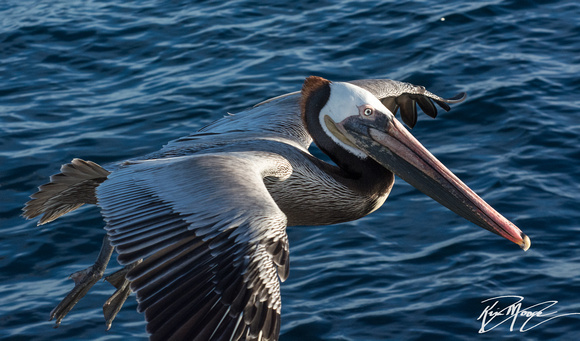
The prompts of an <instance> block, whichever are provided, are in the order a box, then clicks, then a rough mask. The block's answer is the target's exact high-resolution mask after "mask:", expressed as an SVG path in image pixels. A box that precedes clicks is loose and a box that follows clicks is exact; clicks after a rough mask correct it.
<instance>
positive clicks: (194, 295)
mask: <svg viewBox="0 0 580 341" xmlns="http://www.w3.org/2000/svg"><path fill="white" fill-rule="evenodd" d="M238 172H242V173H243V174H244V176H235V174H237V173H238ZM290 173H291V167H290V165H289V163H288V162H287V161H285V160H284V159H282V158H281V157H279V156H277V155H275V154H270V153H263V152H261V153H258V152H236V153H222V154H201V155H194V156H188V157H176V158H170V159H161V160H147V161H142V162H134V163H131V164H128V165H126V166H125V167H124V168H121V169H119V170H118V171H116V172H114V173H113V174H111V176H110V177H109V179H108V180H107V181H106V182H105V183H103V184H102V185H101V186H100V187H99V188H98V198H99V205H100V206H101V207H102V213H103V215H104V217H105V220H106V221H107V227H106V229H107V232H108V234H109V236H110V239H111V243H112V244H113V245H114V246H116V248H117V251H118V253H119V257H118V260H119V262H120V263H121V264H128V263H131V262H134V261H136V260H138V259H141V258H143V259H144V260H143V262H142V263H140V264H139V265H137V266H136V267H135V268H134V269H133V270H131V271H130V272H129V273H128V275H127V278H128V279H130V280H131V281H132V284H131V288H132V290H133V291H135V292H136V294H137V300H138V302H139V306H138V309H139V311H140V312H144V313H145V317H146V319H147V321H148V324H147V330H148V332H149V333H151V339H152V340H172V339H175V340H180V339H192V340H240V339H245V340H277V339H278V334H279V331H280V308H281V301H280V279H282V280H284V279H285V278H286V277H287V276H288V268H289V264H288V255H289V253H288V239H287V236H286V216H285V215H284V214H283V213H282V212H281V211H280V209H279V208H278V207H277V205H276V204H275V202H274V200H273V199H272V198H271V196H270V195H269V193H268V191H267V189H266V187H265V185H264V183H263V177H264V176H270V177H271V176H273V177H278V178H279V179H284V178H285V177H287V176H289V174H290Z"/></svg>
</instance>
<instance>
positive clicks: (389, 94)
mask: <svg viewBox="0 0 580 341" xmlns="http://www.w3.org/2000/svg"><path fill="white" fill-rule="evenodd" d="M349 83H352V84H355V85H357V86H360V87H362V88H364V89H366V90H368V91H369V92H371V93H372V94H373V95H375V96H376V97H377V98H378V99H380V100H381V102H382V103H383V104H384V105H385V107H387V109H389V110H390V111H391V112H392V113H393V114H395V113H396V112H397V110H399V108H400V110H401V118H402V119H403V122H405V124H407V125H408V126H409V127H410V128H413V127H414V126H415V124H416V123H417V105H418V106H419V107H420V108H421V110H423V112H424V113H425V114H427V115H429V116H430V117H433V118H434V117H436V116H437V108H436V107H435V105H434V104H433V102H434V103H436V104H437V105H438V106H440V107H441V108H443V110H445V111H449V109H450V107H449V105H448V104H447V103H458V102H461V101H463V100H464V99H465V98H466V94H465V93H464V92H461V93H459V94H457V95H456V96H454V97H451V98H443V97H439V96H437V95H435V94H433V93H432V92H430V91H428V90H426V89H425V87H424V86H419V85H413V84H411V83H405V82H399V81H394V80H390V79H362V80H356V81H351V82H349Z"/></svg>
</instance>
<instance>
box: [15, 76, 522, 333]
mask: <svg viewBox="0 0 580 341" xmlns="http://www.w3.org/2000/svg"><path fill="white" fill-rule="evenodd" d="M464 98H465V94H463V93H462V94H459V95H457V96H455V97H453V98H449V99H444V98H441V97H439V96H437V95H434V94H433V93H431V92H429V91H427V90H426V89H425V88H424V87H421V86H415V85H412V84H409V83H402V82H397V81H392V80H359V81H352V82H331V81H328V80H326V79H323V78H320V77H313V76H312V77H308V78H307V79H306V80H305V82H304V85H303V87H302V91H300V92H294V93H290V94H286V95H283V96H279V97H276V98H273V99H270V100H267V101H265V102H262V103H260V104H258V105H256V106H254V107H253V108H250V109H248V110H246V111H244V112H242V113H239V114H237V115H230V116H227V117H225V118H223V119H221V120H218V121H216V122H214V123H212V124H210V125H209V126H207V127H205V128H203V129H201V130H200V131H198V132H196V133H194V134H191V135H189V136H186V137H183V138H180V139H177V140H175V141H172V142H170V143H168V144H167V145H166V146H164V147H163V148H162V149H161V150H160V151H158V152H155V153H152V154H149V155H146V156H144V157H141V158H135V159H131V160H128V161H124V162H121V163H118V164H114V165H110V166H108V167H107V169H105V168H103V167H101V166H99V165H97V164H95V163H93V162H90V161H84V160H80V159H74V160H73V161H72V162H71V163H70V164H66V165H64V166H62V168H61V173H60V174H57V175H53V176H52V177H51V182H50V183H48V184H45V185H43V186H41V187H40V188H39V191H38V192H37V193H35V194H34V195H32V200H31V201H29V202H28V203H27V205H26V207H25V208H24V216H25V217H27V218H34V217H37V216H42V217H41V219H40V221H39V224H44V223H47V222H50V221H52V220H54V219H56V218H58V217H59V216H61V215H63V214H65V213H67V212H69V211H71V210H74V209H76V208H78V207H80V206H81V205H83V204H86V203H89V204H97V205H98V206H100V208H101V212H102V215H103V217H104V220H105V221H106V227H105V230H106V237H105V239H104V241H103V247H102V249H101V252H100V254H99V257H98V259H97V262H96V263H95V265H93V266H91V267H89V268H88V269H86V270H82V271H79V272H77V273H75V274H73V275H72V277H73V279H74V280H75V287H74V288H73V290H72V291H71V292H70V293H69V295H68V296H67V297H65V299H64V300H63V301H62V302H61V303H60V304H59V305H58V306H57V307H56V308H55V309H54V310H53V311H52V313H51V318H56V322H57V326H58V325H59V324H60V322H61V320H62V318H63V317H64V316H65V315H66V314H67V313H68V312H69V311H70V310H71V309H72V307H73V306H74V305H75V304H76V302H78V300H79V299H80V298H82V297H83V296H84V295H85V294H86V292H87V291H88V290H89V289H90V287H91V286H92V285H93V284H94V283H95V282H96V281H97V280H98V279H99V278H101V276H103V274H104V270H105V268H106V265H107V263H108V261H109V259H110V257H111V255H112V253H113V251H114V250H115V251H116V252H117V253H118V258H117V259H118V261H119V263H120V264H122V265H124V266H125V268H124V269H122V270H121V271H119V272H117V273H115V274H113V275H111V276H108V277H107V278H106V279H107V280H108V281H109V282H111V283H112V284H113V285H115V287H116V288H117V291H116V292H115V294H114V295H113V296H112V297H111V298H110V299H109V300H108V301H107V302H106V303H105V305H104V307H103V310H104V314H105V318H106V321H107V322H106V323H107V326H108V327H110V326H111V323H112V320H113V319H114V317H115V316H116V314H117V312H118V311H119V309H120V308H121V306H122V304H123V303H124V301H125V299H126V298H127V297H128V296H129V294H130V293H131V291H134V292H136V295H137V300H138V302H139V305H138V310H139V311H140V312H144V313H145V318H146V320H147V331H148V332H149V333H150V338H151V339H152V340H169V339H172V340H277V339H278V337H279V331H280V312H281V300H280V281H284V280H285V279H286V278H287V277H288V275H289V245H288V238H287V235H286V227H287V226H293V225H326V224H335V223H339V222H345V221H351V220H356V219H359V218H361V217H363V216H365V215H367V214H369V213H371V212H373V211H374V210H376V209H377V208H379V207H380V206H381V205H382V204H383V203H384V202H385V200H386V198H387V196H388V195H389V192H390V191H391V188H392V186H393V183H394V175H395V174H396V175H398V176H399V177H401V178H402V179H403V180H405V181H407V182H409V183H410V184H411V185H413V186H414V187H416V188H417V189H419V190H420V191H422V192H424V193H425V194H427V195H429V196H431V197H432V198H433V199H435V200H436V201H438V202H439V203H441V204H442V205H444V206H446V207H448V208H449V209H450V210H452V211H454V212H456V213H457V214H459V215H460V216H462V217H464V218H466V219H468V220H469V221H471V222H473V223H475V224H477V225H479V226H481V227H483V228H485V229H487V230H489V231H491V232H494V233H496V234H498V235H500V236H502V237H504V238H506V239H508V240H510V241H512V242H514V243H516V244H518V245H520V246H521V247H522V248H523V249H524V250H527V249H528V248H529V246H530V240H529V238H528V237H527V236H526V235H524V234H523V233H522V232H521V231H520V230H519V229H518V228H517V227H516V226H515V225H514V224H512V223H511V222H509V221H508V220H507V219H506V218H504V217H503V216H501V215H500V214H499V213H498V212H496V211H495V210H494V209H493V208H492V207H491V206H489V205H488V204H487V203H485V202H484V201H483V200H482V199H481V198H480V197H479V196H477V194H475V193H474V192H473V191H471V190H470V189H469V187H467V186H466V185H465V184H464V183H463V182H461V181H460V180H459V179H458V178H457V177H456V176H455V175H453V173H452V172H451V171H449V170H448V169H447V168H446V167H445V166H444V165H443V164H441V162H439V161H438V160H437V159H436V158H435V157H434V156H433V155H432V154H431V153H429V151H427V150H426V149H425V148H424V147H423V146H422V145H421V144H420V143H419V142H418V141H417V140H416V139H415V138H414V137H413V136H412V135H411V134H410V133H409V132H408V131H407V129H406V128H404V127H403V125H402V124H401V123H400V122H399V121H398V120H397V118H395V113H396V112H397V111H400V113H401V117H402V119H403V122H404V123H406V124H407V125H408V126H409V127H410V128H412V127H413V126H414V125H415V123H416V120H417V108H416V107H417V105H418V106H419V107H420V108H421V109H422V110H423V111H424V112H425V113H426V114H428V115H429V116H431V117H435V116H436V114H437V109H436V107H435V105H434V103H435V104H437V105H439V106H440V107H442V108H443V109H445V110H449V106H448V104H447V103H456V102H460V101H462V100H463V99H464ZM313 141H314V143H316V145H317V146H318V147H319V148H320V150H322V151H323V152H324V153H325V154H326V155H328V156H329V157H330V158H331V159H332V161H333V162H334V164H331V163H327V162H325V161H322V160H320V159H318V158H316V157H314V156H313V155H312V154H310V152H309V151H308V148H309V146H310V145H311V143H312V142H313Z"/></svg>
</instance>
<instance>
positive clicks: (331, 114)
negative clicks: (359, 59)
mask: <svg viewBox="0 0 580 341" xmlns="http://www.w3.org/2000/svg"><path fill="white" fill-rule="evenodd" d="M384 82H385V84H382V86H383V89H387V92H388V89H389V87H392V86H393V84H395V83H393V81H390V80H384ZM396 85H397V86H411V85H409V84H406V83H398V82H397V83H396ZM380 87H381V81H380V80H375V81H374V82H371V83H359V84H357V82H353V83H341V82H330V81H328V80H326V79H323V78H320V77H309V78H307V79H306V81H305V83H304V86H303V88H302V98H303V100H302V113H303V119H304V121H305V122H306V125H307V127H308V128H309V130H310V131H316V132H317V133H315V134H313V138H314V141H315V143H317V145H318V146H319V147H320V148H321V149H322V150H323V151H324V152H325V153H327V154H328V155H329V156H330V157H331V158H332V159H333V161H335V162H336V163H337V165H339V166H340V167H341V168H342V167H348V165H347V163H354V162H361V163H368V162H376V163H377V164H379V165H380V166H382V167H384V168H386V169H387V170H389V171H390V172H392V173H394V174H396V175H398V176H399V177H400V178H402V179H403V180H405V181H406V182H408V183H409V184H411V185H412V186H414V187H415V188H417V189H418V190H420V191H421V192H423V193H425V194H427V195H428V196H430V197H431V198H433V199H434V200H436V201H437V202H439V203H440V204H442V205H443V206H445V207H447V208H448V209H450V210H451V211H453V212H455V213H456V214H458V215H460V216H462V217H463V218H465V219H467V220H469V221H471V222H473V223H474V224H476V225H479V226H481V227H483V228H484V229H486V230H489V231H491V232H493V233H496V234H498V235H500V236H502V237H504V238H506V239H508V240H510V241H512V242H514V243H516V244H518V245H519V246H520V247H521V248H522V249H523V250H524V251H525V250H527V249H528V248H529V247H530V244H531V243H530V239H529V238H528V236H526V235H525V234H524V233H523V232H522V231H521V230H520V229H519V228H518V227H517V226H515V225H514V224H513V223H511V222H510V221H509V220H507V219H506V218H504V217H503V216H502V215H501V214H499V213H498V212H497V211H496V210H495V209H493V208H492V207H491V206H490V205H489V204H487V203H486V202H485V201H484V200H483V199H481V198H480V197H479V196H478V195H477V194H476V193H475V192H473V191H472V190H471V189H470V188H469V187H468V186H467V185H465V184H464V183H463V182H462V181H461V180H460V179H459V178H457V176H455V175H454V174H453V173H452V172H451V171H450V170H449V169H447V168H446V167H445V166H444V165H443V164H442V163H441V162H440V161H439V160H437V158H435V157H434V156H433V155H432V154H431V153H430V152H429V151H428V150H427V149H426V148H425V147H423V145H422V144H421V143H420V142H419V141H417V139H415V138H414V137H413V135H411V134H410V133H409V132H408V131H407V129H406V128H405V127H403V125H402V124H401V123H400V122H399V121H398V120H397V118H395V115H394V112H391V110H389V109H388V108H387V107H386V106H385V104H383V103H385V101H386V100H387V99H386V96H385V98H383V97H382V96H381V95H380V94H379V93H377V91H376V89H377V88H380ZM417 89H418V90H417ZM369 90H370V91H369ZM415 90H417V91H416V92H418V94H414V95H413V96H416V97H415V98H416V99H417V103H418V104H420V106H421V107H422V108H423V110H424V111H426V112H427V113H428V114H431V116H434V114H433V112H435V113H436V110H435V108H434V106H433V104H432V103H431V102H430V101H429V100H428V98H427V99H426V97H423V95H424V94H427V95H428V97H429V98H431V99H433V100H434V101H435V102H436V103H437V104H439V105H440V106H442V107H444V109H446V110H448V108H449V107H448V106H447V105H446V104H445V102H448V103H449V102H458V101H461V100H463V98H464V97H465V96H464V95H460V96H458V97H456V98H453V99H451V100H444V99H441V98H439V97H437V96H435V95H432V94H431V93H429V92H427V91H426V90H425V89H424V88H415ZM371 91H373V92H374V93H373V92H371ZM383 92H384V91H383ZM426 102H428V103H429V104H426ZM411 104H412V107H413V110H416V109H414V107H415V102H411ZM401 108H402V107H401ZM425 108H427V109H428V110H425ZM429 108H432V109H433V110H435V111H433V110H429ZM414 114H415V116H416V111H415V112H414ZM407 115H408V113H407ZM411 116H412V115H411ZM408 117H409V116H407V118H408ZM404 118H405V117H404ZM415 120H416V119H415V118H411V119H410V121H411V122H413V123H412V124H414V121H415ZM405 122H407V121H405ZM412 124H411V125H412Z"/></svg>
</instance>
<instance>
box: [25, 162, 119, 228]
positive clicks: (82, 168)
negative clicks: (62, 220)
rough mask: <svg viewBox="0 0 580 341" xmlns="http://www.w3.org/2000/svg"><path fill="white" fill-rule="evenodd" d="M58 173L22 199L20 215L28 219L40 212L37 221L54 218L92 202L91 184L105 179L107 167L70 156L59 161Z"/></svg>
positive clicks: (47, 220)
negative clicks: (26, 200) (69, 161)
mask: <svg viewBox="0 0 580 341" xmlns="http://www.w3.org/2000/svg"><path fill="white" fill-rule="evenodd" d="M60 171H61V172H60V173H59V174H55V175H53V176H51V177H50V182H49V183H47V184H44V185H42V186H40V187H39V190H38V192H36V193H34V194H33V195H31V196H30V197H31V198H32V200H30V201H28V202H27V203H26V206H25V207H24V209H23V211H24V213H23V216H24V217H26V218H28V219H31V218H34V217H37V216H39V215H41V214H42V215H43V216H42V218H41V219H40V221H39V222H38V225H42V224H45V223H48V222H51V221H53V220H55V219H56V218H58V217H60V216H61V215H63V214H65V213H67V212H70V211H72V210H75V209H77V208H79V207H80V206H82V205H83V204H95V203H96V197H95V188H96V187H97V186H99V184H100V183H102V182H103V181H105V180H106V179H107V176H108V175H109V174H110V172H109V171H107V170H105V169H104V168H103V167H101V166H99V165H97V164H96V163H94V162H91V161H84V160H81V159H73V160H72V162H71V163H67V164H65V165H63V166H62V167H61V169H60Z"/></svg>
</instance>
